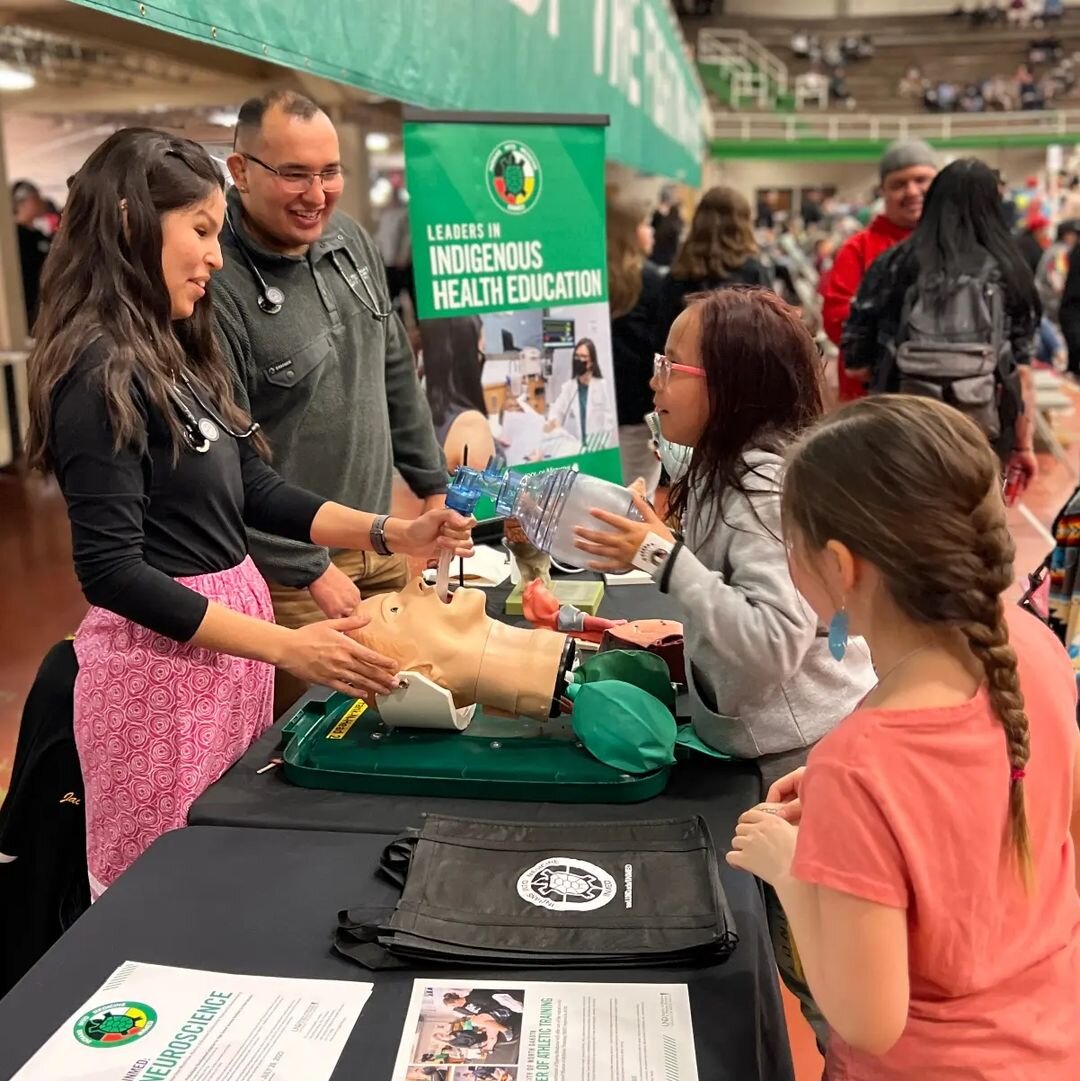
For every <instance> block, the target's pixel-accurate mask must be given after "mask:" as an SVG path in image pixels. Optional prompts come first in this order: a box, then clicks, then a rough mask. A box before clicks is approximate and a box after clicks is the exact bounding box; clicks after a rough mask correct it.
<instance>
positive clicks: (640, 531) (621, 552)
mask: <svg viewBox="0 0 1080 1081" xmlns="http://www.w3.org/2000/svg"><path fill="white" fill-rule="evenodd" d="M631 494H632V495H633V497H634V507H635V508H636V509H637V512H638V514H640V515H641V517H642V518H644V519H645V520H644V521H643V522H635V521H632V520H631V519H629V518H621V517H620V516H619V515H617V514H611V513H610V512H609V511H606V510H593V511H592V512H591V513H592V516H593V517H594V518H595V519H597V521H600V522H603V523H604V524H605V525H607V526H610V527H611V530H614V532H612V531H611V530H605V531H603V532H601V531H600V530H598V529H586V528H585V527H584V526H577V527H576V528H575V530H574V536H575V538H576V545H575V546H576V547H577V548H580V549H581V551H583V552H588V553H589V554H590V555H594V556H600V557H601V559H599V560H596V561H595V562H592V563H590V564H589V570H594V571H606V572H609V573H616V574H617V573H619V572H621V571H628V570H630V569H631V568H632V567H633V565H634V557H635V556H636V555H637V554H638V549H639V548H641V546H642V545H643V544H644V543H645V538H646V537H647V536H648V535H649V534H650V533H655V534H656V535H657V536H658V537H662V538H663V539H664V540H666V541H672V542H673V541H674V540H675V537H674V536H673V535H672V533H671V530H670V529H668V528H667V526H666V525H664V523H663V522H662V521H661V520H660V518H659V517H658V516H657V513H656V511H654V510H653V509H652V507H650V506H649V504H648V503H647V502H646V501H645V497H644V496H642V495H641V494H640V493H639V492H637V491H634V490H633V489H631Z"/></svg>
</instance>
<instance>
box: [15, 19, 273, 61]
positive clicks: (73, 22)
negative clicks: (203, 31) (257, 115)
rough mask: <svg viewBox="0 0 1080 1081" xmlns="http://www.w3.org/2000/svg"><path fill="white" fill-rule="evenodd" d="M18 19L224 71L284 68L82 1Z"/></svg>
mask: <svg viewBox="0 0 1080 1081" xmlns="http://www.w3.org/2000/svg"><path fill="white" fill-rule="evenodd" d="M17 21H18V22H19V23H20V24H21V25H23V26H30V27H34V28H36V29H38V30H47V31H49V32H50V33H53V34H59V35H60V36H62V37H73V38H77V39H78V40H79V41H82V42H85V43H87V44H90V45H97V46H99V47H100V48H111V49H116V48H121V49H129V50H133V51H135V52H143V53H151V54H153V55H156V56H160V57H164V58H166V59H169V60H173V61H176V62H179V63H182V64H190V65H191V66H193V67H197V68H202V69H203V70H204V71H217V72H219V73H221V74H223V75H230V76H236V77H247V78H251V79H257V80H263V79H266V78H267V77H268V75H269V74H270V73H271V72H274V71H278V70H280V69H278V68H276V66H275V65H273V64H270V63H269V62H267V61H265V60H256V59H255V58H254V57H250V56H245V55H244V54H243V53H237V52H233V51H232V50H231V49H224V48H217V47H215V46H213V45H206V44H204V43H202V42H198V41H192V40H190V39H189V38H185V37H182V36H181V35H179V34H170V33H168V32H166V31H164V30H158V29H157V28H156V27H152V26H146V25H144V24H142V23H138V22H134V21H133V20H131V19H121V18H120V17H119V16H116V15H108V14H105V13H104V12H100V11H95V10H94V9H93V8H84V7H82V6H80V5H78V4H69V3H65V4H63V5H62V6H61V7H59V8H54V7H53V6H52V5H50V6H48V7H46V8H30V9H28V10H27V11H26V12H25V14H24V15H21V16H20V17H19V18H18V19H17Z"/></svg>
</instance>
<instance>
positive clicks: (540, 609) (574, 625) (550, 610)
mask: <svg viewBox="0 0 1080 1081" xmlns="http://www.w3.org/2000/svg"><path fill="white" fill-rule="evenodd" d="M521 599H522V609H523V610H524V612H525V618H526V619H527V620H528V621H529V622H530V623H531V624H532V625H533V626H534V627H546V628H547V629H548V630H551V631H559V632H561V633H562V634H568V635H570V637H571V638H578V639H580V640H582V641H584V642H596V643H599V642H600V640H601V639H602V638H603V637H604V632H605V631H609V630H611V629H612V628H613V627H621V626H622V625H623V624H624V623H626V620H625V619H603V618H602V617H601V616H590V615H587V614H586V613H585V612H583V611H581V609H580V608H575V607H574V606H573V605H571V604H562V605H561V604H560V603H559V598H558V597H556V596H555V594H554V593H552V592H551V590H550V589H548V587H547V586H546V585H544V583H543V581H542V580H541V579H539V578H537V579H534V580H533V581H532V582H530V583H529V584H528V585H527V586H526V587H525V590H524V592H523V594H522V598H521Z"/></svg>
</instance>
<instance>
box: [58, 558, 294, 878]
mask: <svg viewBox="0 0 1080 1081" xmlns="http://www.w3.org/2000/svg"><path fill="white" fill-rule="evenodd" d="M177 581H179V582H180V583H181V584H183V585H186V586H188V587H189V588H191V589H193V590H195V591H196V592H197V593H201V594H202V595H203V596H204V597H207V598H208V599H209V600H212V601H217V602H218V603H219V604H223V605H225V606H226V607H228V608H231V609H233V610H234V611H236V612H243V613H244V614H245V615H249V616H254V617H255V618H257V619H265V620H267V621H269V622H271V623H272V622H273V620H274V610H273V608H272V607H271V604H270V593H269V590H268V589H267V586H266V582H265V581H264V580H263V577H262V575H261V574H259V572H258V571H257V570H256V569H255V564H254V563H252V561H251V559H250V558H247V559H245V560H244V562H243V563H241V564H239V566H236V567H232V568H230V569H229V570H226V571H218V572H217V573H215V574H200V575H196V576H194V577H191V578H178V579H177ZM75 653H76V656H77V657H78V659H79V674H78V677H77V679H76V681H75V743H76V746H77V747H78V750H79V761H80V764H81V766H82V773H83V780H84V781H85V784H86V856H87V862H88V865H89V870H90V889H91V893H92V895H93V896H94V897H95V898H96V897H98V896H99V895H100V894H101V893H102V892H103V891H104V890H105V888H106V887H107V886H109V885H110V884H111V883H112V882H113V880H114V879H115V878H116V877H117V876H118V875H119V874H120V873H121V872H122V871H124V870H125V869H126V868H127V867H128V866H129V865H130V864H131V863H133V862H134V861H135V860H136V859H137V858H138V856H139V855H140V854H141V853H142V852H143V851H144V850H145V849H146V848H147V847H148V846H149V845H150V843H151V842H152V841H154V840H155V839H156V838H158V837H160V836H161V835H162V834H163V833H166V832H167V831H169V830H173V829H178V828H179V827H181V826H183V825H184V824H185V822H186V820H187V812H188V808H189V807H190V806H191V804H192V803H193V802H194V801H195V799H196V798H197V797H198V796H200V795H201V794H202V793H203V792H204V791H205V790H206V789H207V788H208V787H209V786H210V785H211V784H213V783H214V781H216V780H217V779H218V778H219V777H220V776H221V775H222V774H223V773H224V772H225V771H226V770H227V769H228V768H229V767H230V766H231V765H232V764H233V763H234V762H235V761H236V760H237V759H238V758H239V757H240V756H241V755H242V754H243V753H244V751H246V750H247V749H248V747H250V746H251V744H252V742H253V741H254V740H255V739H256V738H257V737H258V736H259V735H261V734H262V733H263V732H264V731H265V730H266V729H267V728H268V727H269V726H270V724H271V723H272V721H273V689H274V669H273V667H272V666H271V665H269V664H266V663H264V662H262V661H249V660H245V659H243V658H241V657H231V656H228V655H227V654H224V653H215V652H213V651H212V650H209V649H202V648H199V647H197V646H192V645H187V644H183V643H180V642H175V641H173V640H172V639H171V638H165V637H164V636H163V635H160V634H156V633H155V632H154V631H151V630H148V629H147V628H146V627H142V626H140V625H139V624H137V623H132V622H131V621H130V620H127V619H124V618H122V617H121V616H118V615H116V614H115V613H113V612H108V611H106V610H105V609H103V608H91V609H90V611H89V612H88V613H87V615H86V618H85V619H84V620H83V621H82V624H81V625H80V627H79V630H78V633H77V634H76V635H75Z"/></svg>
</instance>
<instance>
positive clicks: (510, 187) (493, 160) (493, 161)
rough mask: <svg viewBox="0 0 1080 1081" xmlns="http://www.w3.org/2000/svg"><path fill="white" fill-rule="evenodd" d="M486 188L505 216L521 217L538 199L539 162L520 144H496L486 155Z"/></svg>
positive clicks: (514, 141)
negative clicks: (515, 215) (514, 215)
mask: <svg viewBox="0 0 1080 1081" xmlns="http://www.w3.org/2000/svg"><path fill="white" fill-rule="evenodd" d="M487 188H488V192H489V193H490V194H491V197H492V199H494V200H495V202H496V204H497V205H498V206H499V208H500V209H501V210H505V211H506V213H507V214H524V213H526V211H529V210H532V208H533V207H534V206H536V204H537V201H538V200H539V198H540V162H539V160H538V159H537V157H536V155H535V154H534V153H533V152H532V151H531V150H530V149H529V148H528V147H527V146H526V145H525V144H524V143H522V142H518V140H516V139H510V140H507V141H506V142H502V143H499V145H498V146H496V147H495V149H494V150H492V152H491V153H490V154H489V155H488V160H487Z"/></svg>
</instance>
